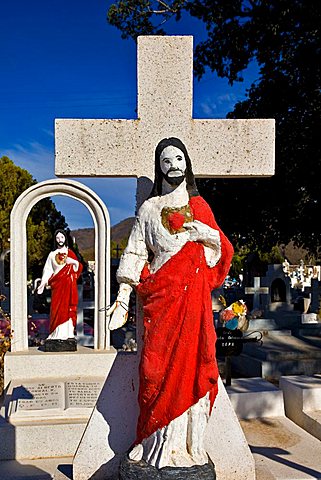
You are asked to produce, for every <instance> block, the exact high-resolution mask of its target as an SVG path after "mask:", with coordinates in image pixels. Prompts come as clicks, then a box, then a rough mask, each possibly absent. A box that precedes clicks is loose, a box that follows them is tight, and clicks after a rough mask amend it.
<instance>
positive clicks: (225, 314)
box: [220, 297, 249, 332]
mask: <svg viewBox="0 0 321 480" xmlns="http://www.w3.org/2000/svg"><path fill="white" fill-rule="evenodd" d="M220 301H221V302H222V304H223V306H224V307H226V301H225V299H224V297H220ZM246 315H247V306H246V305H245V302H244V300H237V301H236V302H233V303H232V304H231V305H230V306H229V307H227V308H224V310H221V312H220V320H221V322H222V323H223V326H224V327H225V328H227V329H228V330H236V329H238V330H241V331H242V332H245V331H246V330H247V329H248V328H249V320H248V318H247V316H246Z"/></svg>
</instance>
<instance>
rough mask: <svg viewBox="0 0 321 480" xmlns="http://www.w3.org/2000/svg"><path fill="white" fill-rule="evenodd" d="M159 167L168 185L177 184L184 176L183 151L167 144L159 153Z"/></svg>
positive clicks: (184, 161) (184, 162)
mask: <svg viewBox="0 0 321 480" xmlns="http://www.w3.org/2000/svg"><path fill="white" fill-rule="evenodd" d="M159 161H160V169H161V171H162V173H163V175H164V178H165V180H166V181H167V182H168V183H169V184H170V185H179V184H180V183H182V181H183V180H184V178H185V172H186V160H185V155H184V153H183V152H182V151H181V150H180V149H179V148H177V147H174V146H173V145H169V146H168V147H165V148H164V150H163V151H162V153H161V154H160V158H159Z"/></svg>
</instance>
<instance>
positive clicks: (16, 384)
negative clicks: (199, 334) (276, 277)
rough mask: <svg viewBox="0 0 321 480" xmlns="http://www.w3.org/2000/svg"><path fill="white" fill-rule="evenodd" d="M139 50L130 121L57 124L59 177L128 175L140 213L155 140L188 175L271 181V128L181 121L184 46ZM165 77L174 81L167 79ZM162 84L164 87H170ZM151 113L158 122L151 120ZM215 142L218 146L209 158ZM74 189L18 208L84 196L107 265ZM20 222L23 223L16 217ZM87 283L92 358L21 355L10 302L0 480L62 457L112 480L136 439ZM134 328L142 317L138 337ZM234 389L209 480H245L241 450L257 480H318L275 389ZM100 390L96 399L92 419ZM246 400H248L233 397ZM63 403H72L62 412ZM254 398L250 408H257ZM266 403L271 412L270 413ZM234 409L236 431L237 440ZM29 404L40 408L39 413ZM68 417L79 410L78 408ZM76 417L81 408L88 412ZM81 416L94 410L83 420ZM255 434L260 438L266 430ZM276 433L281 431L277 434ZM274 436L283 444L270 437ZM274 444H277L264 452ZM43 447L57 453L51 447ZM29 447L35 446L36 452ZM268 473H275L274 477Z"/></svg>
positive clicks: (126, 392)
mask: <svg viewBox="0 0 321 480" xmlns="http://www.w3.org/2000/svg"><path fill="white" fill-rule="evenodd" d="M138 52H139V55H138V90H139V95H138V117H139V119H138V120H132V121H131V120H129V121H128V120H126V121H123V120H59V121H57V123H56V154H57V157H56V158H57V164H56V172H57V174H58V175H61V176H75V175H83V176H98V175H100V176H128V175H131V176H133V175H135V176H137V177H138V195H137V197H138V205H139V204H140V203H141V202H142V200H143V199H144V197H145V196H146V193H147V190H148V187H149V186H150V184H151V180H150V178H151V176H152V172H151V165H152V162H150V163H149V162H148V161H146V162H142V161H141V159H143V158H144V159H145V158H146V152H152V150H153V147H154V145H155V144H156V143H157V140H159V138H161V137H166V136H169V135H171V136H172V135H175V136H178V137H180V138H183V139H184V141H185V142H186V143H187V144H189V145H191V153H192V156H193V157H195V160H196V161H195V164H196V168H195V170H196V173H197V175H198V176H208V177H211V176H228V175H232V176H240V175H245V176H252V175H253V176H262V175H271V174H273V138H274V128H273V121H270V120H258V121H256V120H253V121H250V120H244V121H243V120H236V121H234V120H231V121H229V120H224V121H221V120H193V119H192V118H191V112H192V107H191V106H192V42H191V38H190V37H186V38H184V37H142V38H140V39H139V42H138ZM173 62H174V63H175V65H177V64H179V66H177V68H176V69H175V71H173V69H172V65H173ZM173 75H174V76H175V75H176V76H177V77H175V79H173V78H172V77H173ZM160 79H161V81H160ZM169 80H170V85H171V88H168V84H167V82H168V81H169ZM151 100H152V101H151ZM159 111H162V112H164V115H162V117H161V118H160V117H159ZM80 139H81V141H80ZM106 139H108V141H106ZM213 144H215V146H216V148H215V151H214V150H213V148H212V145H213ZM129 145H130V147H131V162H132V163H131V164H130V162H128V163H125V164H124V162H122V161H121V159H123V158H127V154H128V146H129ZM201 147H202V148H201ZM245 150H246V152H247V153H246V154H245ZM110 154H112V155H110ZM211 155H212V156H211ZM222 156H224V158H225V159H226V161H225V162H221V161H220V159H221V158H222ZM66 159H68V160H66ZM117 160H120V161H118V162H117ZM38 185H39V184H38ZM76 187H77V186H76V182H71V181H50V182H45V183H43V184H40V192H38V194H36V195H35V190H36V189H37V188H38V187H32V189H31V190H30V191H29V192H28V193H29V194H30V193H31V194H32V195H35V196H33V197H32V198H29V199H28V204H29V203H30V201H31V200H32V201H33V202H34V201H36V200H37V198H39V196H41V195H44V194H47V193H48V192H49V193H50V194H52V193H53V192H56V191H58V190H59V192H60V191H61V190H64V191H65V192H68V193H69V194H70V193H71V192H72V193H73V194H74V195H75V196H76V197H78V198H79V197H80V198H82V199H84V197H83V196H85V198H86V201H87V202H88V205H90V208H91V209H92V210H93V211H94V213H95V214H96V222H97V225H98V227H97V230H98V233H97V239H98V248H96V252H97V253H96V255H97V265H98V266H99V265H102V264H103V265H106V263H107V262H108V261H109V259H108V258H106V252H107V249H106V244H105V243H104V242H106V238H107V237H108V222H107V221H106V212H105V210H104V208H103V206H102V205H101V204H100V203H99V201H97V199H94V200H93V198H92V197H93V195H92V193H91V192H89V191H88V189H83V186H82V187H79V186H78V188H79V189H80V190H81V189H83V190H81V193H79V191H78V190H77V188H76ZM84 190H85V192H84ZM24 199H25V198H23V199H22V201H23V200H24ZM31 203H32V202H31ZM24 208H26V207H24ZM26 210H27V209H26ZM107 216H108V214H107ZM21 218H22V219H23V220H24V221H25V213H24V214H23V215H21ZM18 225H20V228H18V229H17V230H18V233H19V231H21V232H22V231H23V229H24V225H23V222H22V223H19V222H18ZM24 247H25V238H24V236H23V235H21V236H19V235H18V236H17V237H16V239H15V240H14V241H13V242H12V251H13V252H14V253H15V262H16V265H15V264H12V278H13V285H12V287H13V286H14V288H15V291H16V292H17V291H18V292H24V284H25V283H24V282H25V279H26V275H25V262H24V261H23V259H22V257H21V251H24V250H23V249H24ZM108 251H109V250H108ZM17 267H19V274H18V268H17ZM100 268H102V267H100ZM107 270H108V269H107ZM21 272H22V274H21ZM97 276H98V282H97V287H98V288H97V292H96V296H95V302H96V307H98V308H96V309H95V310H97V312H100V313H97V316H98V317H95V339H94V345H95V349H88V348H86V347H80V348H79V349H78V351H77V352H73V353H59V354H52V353H45V352H41V351H39V350H32V349H28V342H27V326H26V324H25V323H26V322H25V318H26V315H25V314H26V299H25V296H24V295H22V294H20V296H18V298H14V296H12V299H11V301H12V303H13V305H12V314H13V322H14V325H15V332H16V335H17V339H16V343H15V345H14V348H13V351H12V353H11V354H10V355H8V357H7V358H6V369H5V382H6V385H9V383H10V382H11V385H10V386H9V390H8V391H7V392H8V397H7V398H5V399H4V404H3V406H2V410H1V413H2V415H1V423H0V429H1V431H0V434H1V438H5V442H4V445H5V447H3V446H2V447H0V448H1V450H0V458H1V459H2V460H3V461H2V462H1V463H0V469H1V468H2V472H4V471H7V472H8V471H9V472H10V469H11V472H14V465H13V464H12V462H13V461H14V460H17V459H18V460H19V461H20V462H19V463H20V467H21V465H24V466H25V467H26V468H25V473H24V475H25V477H24V478H28V470H29V472H32V470H33V473H32V474H31V475H29V478H38V477H39V478H42V477H41V476H43V478H46V475H47V474H44V472H46V471H47V472H48V471H51V472H52V469H54V468H55V466H56V467H57V468H58V470H56V471H55V473H54V475H55V477H54V478H59V476H60V477H61V478H63V477H62V475H64V474H63V467H64V465H66V460H67V459H66V458H64V459H62V458H60V457H67V456H69V457H70V458H69V463H71V462H72V463H73V477H72V478H73V480H87V479H89V478H91V477H92V476H93V475H95V478H97V479H99V478H104V479H105V478H110V479H112V478H117V476H118V474H117V471H118V466H119V461H120V459H121V457H122V455H123V453H124V451H126V450H127V449H128V447H129V446H130V444H131V443H132V441H133V439H134V435H135V433H134V431H135V425H136V419H137V413H138V412H137V389H138V384H137V378H138V375H137V369H138V362H139V355H126V354H117V355H116V352H115V351H114V350H113V349H112V348H110V346H109V338H108V331H107V329H106V321H105V317H104V311H105V309H106V306H107V305H108V304H109V299H108V293H107V292H106V288H107V287H106V285H107V284H108V280H109V279H108V276H107V274H106V271H104V270H102V269H101V270H100V271H98V275H97ZM263 286H264V285H263ZM254 289H255V291H254V295H260V292H258V285H256V286H255V287H254ZM97 303H98V305H97ZM141 320H142V319H141V316H140V318H139V322H138V328H139V329H140V330H139V331H140V332H141V331H142V325H141ZM272 336H273V335H272ZM279 337H282V335H279ZM283 337H284V335H283ZM138 338H139V335H138ZM139 347H140V345H139ZM92 372H94V373H95V375H94V377H95V378H93V377H92ZM234 382H235V381H234ZM234 382H233V384H232V387H231V389H232V390H230V391H229V393H230V397H231V401H230V400H229V398H228V396H227V393H226V391H225V389H224V386H223V385H222V382H221V381H219V395H218V398H217V401H216V403H215V406H214V410H213V415H212V416H211V418H210V421H209V424H208V427H207V437H206V446H207V451H208V453H209V456H210V458H211V459H212V460H213V461H214V463H215V465H216V471H217V479H218V480H236V479H239V478H242V479H243V480H254V478H255V465H254V459H253V456H252V454H251V452H250V450H249V447H248V444H247V442H248V443H249V444H250V446H251V448H252V453H253V455H254V458H255V461H256V473H257V476H256V478H257V480H263V479H264V478H265V479H266V478H279V479H280V480H285V479H291V478H293V480H294V479H295V480H301V479H302V480H303V479H306V478H321V475H319V473H320V472H318V470H319V471H320V469H321V465H319V464H318V463H317V462H316V461H315V457H316V456H317V458H319V459H320V458H321V455H320V454H321V447H320V442H319V441H317V440H316V439H313V440H311V439H310V437H311V436H310V435H309V434H307V433H306V432H304V431H303V430H302V429H300V428H299V427H296V426H295V425H294V424H293V423H292V422H290V420H288V419H286V417H285V416H284V412H283V403H282V399H281V398H280V395H279V394H278V393H275V390H274V388H273V386H271V384H268V385H269V386H268V387H265V386H264V385H265V384H264V385H263V387H262V388H261V390H260V385H261V382H262V381H261V380H260V379H255V385H254V384H253V383H248V384H247V383H244V382H243V384H242V383H239V385H241V387H240V388H241V392H239V391H237V388H238V386H237V383H235V384H234ZM240 382H241V380H240ZM245 382H246V381H245ZM265 383H266V382H265ZM100 386H102V389H101V392H100V394H99V397H98V401H97V404H96V406H95V407H94V409H93V410H92V406H93V403H94V401H95V398H96V397H97V396H98V393H99V391H100V388H101V387H100ZM70 387H71V389H70ZM87 387H88V388H87ZM233 388H234V391H233ZM15 389H17V390H15ZM261 392H263V393H262V394H261ZM234 394H235V395H236V396H235V395H234ZM244 394H245V395H246V394H249V395H250V397H247V398H246V399H244V398H243V399H242V395H244ZM262 395H263V397H262ZM69 396H70V397H71V398H72V401H71V402H70V398H69ZM74 396H76V400H75V397H74ZM270 398H272V400H271V402H270ZM79 399H80V400H79ZM235 399H236V400H235ZM253 399H254V404H253V403H252V402H253ZM258 400H260V409H259V410H257V406H256V407H255V404H256V405H257V402H258ZM74 402H76V405H77V406H75V403H74ZM231 402H232V403H231ZM270 403H272V404H273V408H272V409H271V405H270ZM232 405H234V409H235V411H236V412H237V413H238V414H239V418H240V419H241V421H242V426H243V430H244V432H245V436H246V438H245V436H244V433H243V431H242V429H241V428H240V424H239V422H238V419H237V417H236V415H235V412H234V410H233V408H232ZM244 405H246V408H247V409H248V410H251V414H250V415H249V414H248V413H245V414H244ZM39 406H40V407H41V408H42V410H41V411H40V412H39V410H40V409H39ZM78 408H79V409H80V410H77V409H78ZM83 409H86V412H85V411H84V410H83ZM75 410H76V412H75ZM89 410H91V411H92V414H91V416H90V419H89V415H88V414H89ZM253 412H254V413H253ZM37 415H38V416H37ZM249 416H250V417H252V418H249ZM49 417H50V418H49ZM80 417H82V419H80ZM53 418H56V421H55V422H53V421H52V419H53ZM266 418H267V420H266ZM20 419H22V420H20ZM73 420H74V422H73ZM82 420H84V421H82ZM262 426H263V427H270V428H266V430H264V428H262ZM34 427H36V428H34ZM257 427H258V428H257ZM280 432H283V433H282V435H280ZM280 436H281V437H282V438H279V437H280ZM308 437H309V438H308ZM293 438H294V439H295V441H294V443H293ZM53 439H55V440H53ZM276 439H277V440H278V443H277V446H276V447H274V445H275V443H276ZM291 439H292V440H291ZM48 440H49V441H48ZM46 442H47V443H46ZM273 442H274V443H273ZM316 442H318V443H316ZM53 443H54V445H57V447H56V446H55V447H53ZM255 444H256V445H255ZM39 445H41V448H42V451H41V452H40V453H39ZM67 446H68V448H67ZM74 454H75V455H74ZM73 455H74V458H73V459H72V458H71V457H72V456H73ZM283 455H284V456H285V455H291V459H290V460H289V459H287V458H286V457H285V459H284V458H283ZM35 456H37V457H40V460H39V461H37V462H34V460H33V459H34V457H35ZM53 456H56V457H57V458H56V461H55V462H53V463H54V465H53V463H51V460H50V461H48V465H49V463H50V466H48V465H47V466H45V465H44V463H43V460H41V459H44V458H49V457H53ZM313 462H314V463H313ZM59 465H60V467H59ZM276 466H278V468H275V467H276ZM16 467H18V465H17V464H16ZM36 469H38V470H39V471H38V473H35V470H36ZM289 470H291V472H290V473H291V474H292V473H293V474H297V472H298V471H299V472H300V473H299V476H296V477H293V476H289V475H288V472H289ZM58 471H59V473H58ZM65 471H67V470H65ZM15 472H17V469H16V470H15ZM20 472H21V470H20ZM301 473H302V475H301ZM9 475H11V477H10V476H9V477H8V478H19V476H18V477H17V475H16V473H10V474H9ZM14 475H16V477H14ZM32 475H34V476H33V477H32ZM50 475H52V473H50ZM268 475H270V476H268ZM273 475H274V477H273ZM286 475H288V476H286ZM313 475H315V476H314V477H313ZM317 475H319V476H317ZM49 478H50V477H49ZM69 478H71V477H70V474H69Z"/></svg>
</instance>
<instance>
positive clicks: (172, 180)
mask: <svg viewBox="0 0 321 480" xmlns="http://www.w3.org/2000/svg"><path fill="white" fill-rule="evenodd" d="M169 173H170V172H167V173H165V174H163V177H164V179H165V180H166V182H167V183H168V184H169V185H171V186H173V187H178V186H179V185H180V184H181V183H182V182H183V181H184V180H185V174H184V173H183V174H182V175H179V176H178V177H171V176H169V175H168V174H169Z"/></svg>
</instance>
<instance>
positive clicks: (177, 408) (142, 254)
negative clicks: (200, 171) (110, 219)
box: [107, 138, 233, 479]
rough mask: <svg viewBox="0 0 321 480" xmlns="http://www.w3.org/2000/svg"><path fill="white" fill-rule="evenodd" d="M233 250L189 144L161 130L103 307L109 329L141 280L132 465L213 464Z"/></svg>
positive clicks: (190, 467)
mask: <svg viewBox="0 0 321 480" xmlns="http://www.w3.org/2000/svg"><path fill="white" fill-rule="evenodd" d="M232 255H233V247H232V245H231V244H230V242H229V241H228V239H227V238H226V237H225V235H224V234H223V232H222V231H221V230H220V228H219V227H218V225H217V224H216V221H215V219H214V216H213V213H212V211H211V209H210V207H209V206H208V204H207V203H206V202H205V200H204V199H203V198H202V197H201V196H200V195H199V193H198V191H197V187H196V184H195V179H194V175H193V172H192V166H191V160H190V158H189V155H188V152H187V150H186V147H185V145H184V144H183V143H182V142H181V140H179V139H178V138H165V139H163V140H161V141H160V142H159V144H158V145H157V147H156V151H155V181H154V185H153V189H152V191H151V194H150V196H149V198H148V199H147V200H146V201H145V202H144V203H143V205H142V206H141V208H140V210H139V212H138V215H137V218H136V221H135V224H134V226H133V229H132V231H131V234H130V237H129V240H128V245H127V247H126V249H125V251H124V253H123V255H122V257H121V260H120V265H119V268H118V271H117V280H118V282H119V284H120V285H119V293H118V296H117V299H116V302H115V303H114V305H113V306H112V307H111V308H110V310H109V311H108V312H107V314H109V315H110V314H112V317H111V320H110V325H109V328H110V329H116V328H119V327H120V326H122V325H123V324H124V323H125V322H126V318H127V310H128V303H129V297H130V294H131V292H132V290H133V289H136V292H137V293H138V295H139V297H140V299H141V301H142V304H143V312H144V346H143V349H142V355H141V360H140V368H139V378H140V386H139V394H138V401H139V407H140V415H139V419H138V425H137V437H136V441H135V443H134V445H133V447H132V449H131V450H130V452H129V454H128V457H129V458H128V461H129V463H131V464H132V465H135V464H137V466H138V465H140V466H141V465H142V464H144V465H146V466H147V468H154V469H157V471H158V472H160V471H161V469H162V470H164V469H165V470H168V468H167V467H170V469H169V470H170V471H171V472H173V471H175V472H176V470H182V471H184V475H183V477H184V478H186V479H188V478H189V475H188V472H192V471H193V472H195V469H197V468H204V467H206V465H208V468H210V463H209V459H208V456H207V453H206V451H205V449H204V445H203V439H204V433H205V428H206V425H207V421H208V419H209V415H210V412H211V409H212V407H213V403H214V400H215V397H216V395H217V391H218V387H217V381H218V367H217V362H216V356H215V342H216V334H215V329H214V325H213V315H212V308H211V290H213V289H214V288H218V287H220V286H221V285H222V283H223V281H224V279H225V277H226V275H227V273H228V270H229V268H230V262H231V259H232ZM211 468H213V466H212V467H211ZM165 470H164V472H165ZM194 474H195V473H193V475H194ZM211 475H212V476H211ZM211 475H210V476H205V477H204V478H215V472H214V468H213V473H212V474H211ZM183 477H182V478H183ZM121 478H125V477H124V476H123V477H121ZM151 478H152V477H151ZM157 478H158V477H157ZM161 478H167V477H166V476H165V477H161ZM168 478H170V477H168ZM175 478H181V477H175ZM193 478H194V476H193ZM202 478H203V477H202Z"/></svg>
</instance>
